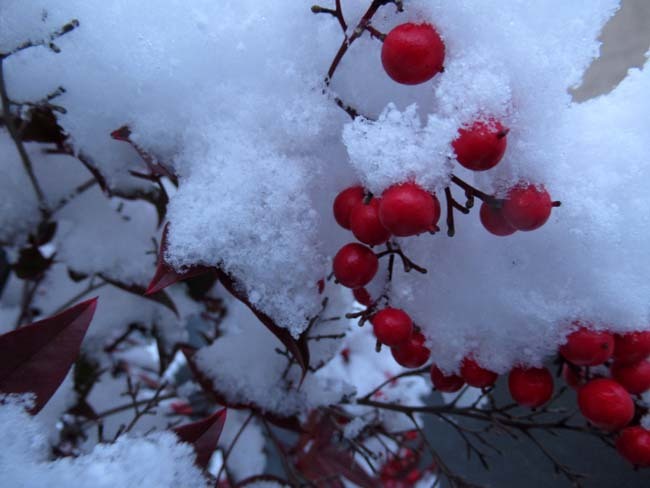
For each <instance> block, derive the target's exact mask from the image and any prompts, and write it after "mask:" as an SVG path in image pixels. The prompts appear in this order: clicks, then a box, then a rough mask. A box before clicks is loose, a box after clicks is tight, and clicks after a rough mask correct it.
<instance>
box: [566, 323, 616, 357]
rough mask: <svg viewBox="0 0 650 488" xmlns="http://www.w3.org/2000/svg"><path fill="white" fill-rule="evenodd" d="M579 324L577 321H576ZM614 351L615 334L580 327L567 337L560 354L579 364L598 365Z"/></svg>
mask: <svg viewBox="0 0 650 488" xmlns="http://www.w3.org/2000/svg"><path fill="white" fill-rule="evenodd" d="M574 324H575V325H578V323H577V322H575V323H574ZM613 353H614V336H613V335H612V334H610V333H609V332H604V331H596V330H591V329H588V328H586V327H580V328H579V329H578V330H576V331H575V332H572V333H571V334H569V336H568V337H567V341H566V343H565V344H563V345H562V346H561V347H560V354H562V356H563V357H564V359H566V360H567V361H569V362H570V363H573V364H575V365H577V366H597V365H599V364H603V363H604V362H605V361H607V360H608V359H609V358H610V357H612V354H613Z"/></svg>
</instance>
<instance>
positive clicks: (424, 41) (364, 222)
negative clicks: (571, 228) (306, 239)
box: [333, 23, 556, 386]
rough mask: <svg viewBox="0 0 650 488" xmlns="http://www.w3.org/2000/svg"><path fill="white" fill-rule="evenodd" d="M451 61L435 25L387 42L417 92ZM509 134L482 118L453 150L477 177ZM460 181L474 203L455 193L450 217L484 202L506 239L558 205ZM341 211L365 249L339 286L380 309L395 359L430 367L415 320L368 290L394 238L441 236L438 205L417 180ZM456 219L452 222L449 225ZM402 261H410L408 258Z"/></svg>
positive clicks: (357, 248)
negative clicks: (382, 249)
mask: <svg viewBox="0 0 650 488" xmlns="http://www.w3.org/2000/svg"><path fill="white" fill-rule="evenodd" d="M444 58H445V44H444V42H443V41H442V39H441V37H440V35H439V34H438V32H437V31H436V29H435V28H434V27H433V26H432V25H430V24H426V23H423V24H413V23H406V24H402V25H399V26H397V27H395V28H394V29H393V30H392V31H391V32H389V33H388V35H386V36H385V38H384V44H383V48H382V54H381V60H382V64H383V66H384V69H385V70H386V73H387V74H388V75H389V76H390V77H391V78H392V79H394V80H395V81H397V82H398V83H403V84H408V85H414V84H419V83H423V82H426V81H428V80H430V79H431V78H433V77H434V76H435V75H436V74H437V73H440V72H442V71H444V69H443V63H444ZM507 135H508V129H506V128H505V127H504V126H503V125H502V124H501V122H500V121H498V120H496V119H494V118H488V119H477V120H476V121H475V122H473V123H472V124H471V125H469V126H468V127H461V128H460V129H459V132H458V137H457V138H456V139H455V140H454V141H453V143H452V145H453V148H454V151H455V152H456V158H457V160H458V162H459V164H461V165H462V166H464V167H465V168H468V169H471V170H474V171H485V170H489V169H491V168H493V167H494V166H496V165H497V164H498V163H499V161H500V160H501V159H502V157H503V155H504V153H505V151H506V147H507ZM452 181H454V180H453V178H452ZM454 182H455V183H456V184H459V186H461V187H462V188H463V189H464V190H465V193H466V195H467V196H468V204H466V206H465V207H463V206H462V205H460V204H458V203H457V202H455V201H454V200H453V197H451V191H450V190H449V188H447V189H446V190H445V194H446V196H447V207H448V214H450V213H451V212H452V211H453V208H456V209H461V211H463V210H464V211H465V212H464V213H467V212H469V207H470V206H471V205H470V201H469V199H470V197H471V198H472V199H473V196H474V195H476V196H478V197H479V198H481V199H482V200H483V205H482V207H481V211H480V219H481V222H482V223H483V226H484V227H485V228H486V229H487V230H488V231H489V232H491V233H492V234H495V235H499V236H506V235H510V234H512V233H514V232H516V231H517V230H522V231H530V230H534V229H537V228H539V227H541V226H542V225H543V224H544V223H545V222H546V221H547V220H548V218H549V216H550V214H551V209H552V207H553V206H554V205H556V203H554V202H552V201H551V198H550V196H549V194H548V192H547V191H546V190H545V189H544V188H543V187H541V186H536V185H533V184H531V183H528V182H521V183H519V184H517V185H515V186H514V187H512V188H510V189H509V190H508V191H507V194H506V197H505V199H502V200H501V199H497V198H494V197H491V196H489V195H485V194H483V193H482V192H479V191H475V192H473V193H472V191H471V187H469V185H467V184H465V183H464V182H462V180H458V181H454ZM459 182H461V183H462V184H461V183H459ZM333 211H334V217H335V219H336V221H337V222H338V224H339V225H340V226H341V227H343V228H344V229H348V230H351V231H352V233H353V234H354V236H355V237H356V239H357V240H358V241H360V242H361V243H363V244H359V243H349V244H346V245H345V246H343V247H342V248H341V249H340V250H339V251H338V253H337V254H336V256H335V257H334V263H333V264H334V266H333V267H334V276H335V277H336V280H337V281H338V283H340V284H341V285H343V286H346V287H348V288H352V289H353V290H354V296H355V298H356V300H357V301H358V302H359V303H361V304H363V305H365V306H366V307H368V309H369V310H372V312H373V315H372V317H371V319H370V320H371V322H372V325H373V329H374V332H375V335H376V337H377V340H378V342H379V343H380V344H384V345H386V346H389V347H391V348H392V349H391V350H392V353H393V357H394V358H395V360H396V361H397V362H398V363H399V364H401V365H403V366H405V367H409V368H416V367H419V366H422V365H423V364H425V363H426V362H427V360H428V358H429V355H430V351H429V349H428V348H427V347H426V346H425V345H424V342H425V337H424V336H423V335H422V334H421V333H420V332H419V331H418V330H417V327H415V326H414V325H413V322H412V320H411V318H410V317H409V315H408V314H407V313H406V312H405V311H403V310H399V309H395V308H391V307H386V308H383V309H381V310H377V308H378V301H373V299H372V297H371V296H370V294H369V293H368V291H367V290H366V289H365V288H364V287H365V286H366V285H367V284H368V283H370V281H372V279H373V278H374V277H375V275H376V274H377V270H378V268H379V259H378V258H379V257H381V256H383V255H386V254H391V253H393V252H394V247H393V246H391V243H390V242H389V240H390V239H391V237H409V236H415V235H418V234H422V233H424V232H431V233H434V232H436V231H437V230H438V226H437V223H438V220H439V219H440V215H441V206H440V202H439V201H438V198H437V197H436V195H435V194H433V193H431V192H428V191H427V190H425V189H424V188H422V187H421V186H419V185H418V184H416V183H415V182H413V181H407V182H402V183H399V184H395V185H393V186H391V187H389V188H387V189H386V190H385V191H384V192H383V193H382V195H381V196H379V197H378V196H374V195H372V194H371V193H369V192H368V191H366V190H365V189H364V188H363V187H361V186H353V187H350V188H347V189H345V190H343V191H342V192H340V193H339V194H338V196H337V197H336V199H335V200H334V205H333ZM450 218H451V217H449V216H448V224H449V219H450ZM450 235H451V233H450ZM364 244H365V245H364ZM381 244H386V245H387V250H386V251H385V253H379V254H376V253H375V252H373V251H372V250H371V249H370V247H372V246H378V245H381ZM369 246H370V247H369ZM401 257H402V259H403V260H405V259H406V258H405V257H404V256H403V255H401ZM405 269H407V265H406V262H405ZM407 270H408V269H407ZM423 271H426V270H423ZM375 312H376V313H375ZM467 364H474V365H475V367H476V368H478V370H480V368H479V367H478V365H476V363H474V362H472V360H471V359H468V360H467ZM468 370H469V367H468ZM484 386H488V385H484Z"/></svg>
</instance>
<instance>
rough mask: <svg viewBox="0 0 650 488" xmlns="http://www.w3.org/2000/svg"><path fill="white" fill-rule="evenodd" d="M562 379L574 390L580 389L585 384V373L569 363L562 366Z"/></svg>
mask: <svg viewBox="0 0 650 488" xmlns="http://www.w3.org/2000/svg"><path fill="white" fill-rule="evenodd" d="M562 378H564V381H565V382H566V384H567V385H569V386H570V387H571V388H573V389H574V390H577V389H579V388H580V386H582V385H583V384H584V382H585V375H584V372H583V371H582V370H581V369H580V368H578V367H577V366H574V365H571V364H568V363H564V364H563V365H562Z"/></svg>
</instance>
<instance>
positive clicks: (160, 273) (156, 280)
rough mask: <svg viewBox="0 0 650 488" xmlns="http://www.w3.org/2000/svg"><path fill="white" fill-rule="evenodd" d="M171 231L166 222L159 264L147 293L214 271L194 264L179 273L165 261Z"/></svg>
mask: <svg viewBox="0 0 650 488" xmlns="http://www.w3.org/2000/svg"><path fill="white" fill-rule="evenodd" d="M168 233H169V223H167V224H165V228H164V229H163V235H162V241H161V242H160V250H159V251H158V265H157V266H156V274H155V275H154V277H153V279H152V280H151V282H150V283H149V286H148V287H147V290H146V291H145V295H151V294H153V293H157V292H159V291H161V290H164V289H165V288H167V287H168V286H170V285H173V284H174V283H178V282H179V281H183V280H186V279H189V278H192V277H194V276H198V275H202V274H204V273H208V272H210V271H212V270H211V269H210V268H208V267H206V266H193V267H191V268H190V269H188V270H187V271H185V272H182V273H178V272H176V271H175V270H174V269H173V268H172V267H171V266H169V265H168V264H167V263H166V262H165V251H166V250H167V234H168Z"/></svg>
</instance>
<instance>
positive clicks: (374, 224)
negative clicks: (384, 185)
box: [350, 198, 390, 246]
mask: <svg viewBox="0 0 650 488" xmlns="http://www.w3.org/2000/svg"><path fill="white" fill-rule="evenodd" d="M379 200H380V199H379V198H373V199H372V200H370V203H368V204H366V203H365V202H360V203H357V204H356V205H355V206H354V207H353V208H352V212H351V213H350V228H351V229H352V233H353V234H354V237H356V238H357V239H359V240H360V241H361V242H363V243H364V244H368V245H369V246H376V245H378V244H383V243H384V242H386V241H387V240H388V239H389V238H390V232H389V231H388V230H387V229H386V227H384V226H383V225H381V222H380V221H379Z"/></svg>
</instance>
